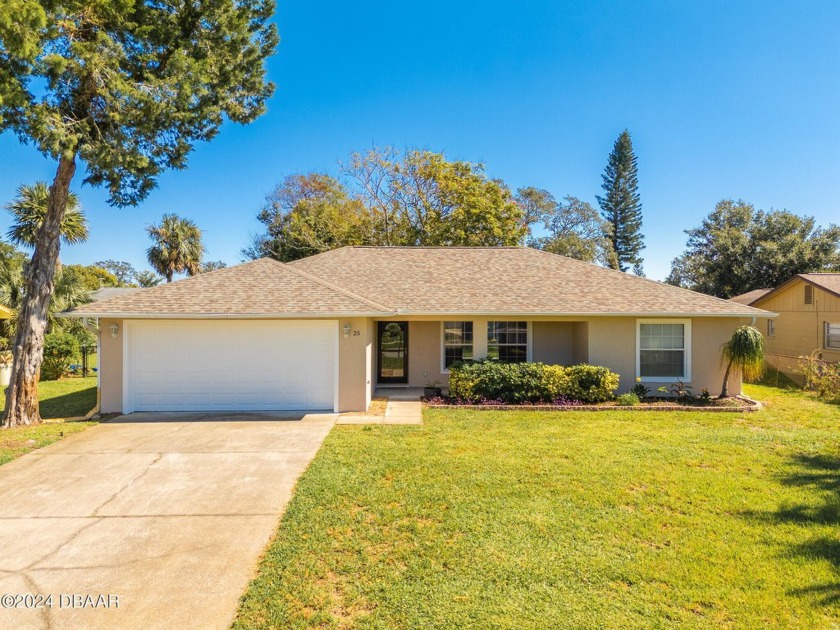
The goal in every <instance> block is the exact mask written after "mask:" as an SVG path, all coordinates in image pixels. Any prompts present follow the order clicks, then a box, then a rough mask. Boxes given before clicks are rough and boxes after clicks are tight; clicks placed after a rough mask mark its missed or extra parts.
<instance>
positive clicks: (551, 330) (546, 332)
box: [531, 321, 588, 365]
mask: <svg viewBox="0 0 840 630" xmlns="http://www.w3.org/2000/svg"><path fill="white" fill-rule="evenodd" d="M587 330H588V325H587V322H550V321H535V322H532V323H531V331H532V334H533V340H532V342H531V360H532V361H539V362H542V363H551V364H558V365H575V364H578V363H586V361H587V356H588V348H587V340H586V336H587V334H588V333H587Z"/></svg>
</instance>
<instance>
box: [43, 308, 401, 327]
mask: <svg viewBox="0 0 840 630" xmlns="http://www.w3.org/2000/svg"><path fill="white" fill-rule="evenodd" d="M397 315H399V312H398V311H373V312H366V313H119V312H115V313H86V312H84V311H81V312H77V311H65V312H63V313H57V314H56V317H64V318H70V317H78V318H90V317H92V318H97V319H103V318H106V317H107V318H113V319H342V318H348V317H396V316H397ZM85 327H86V328H87V326H85Z"/></svg>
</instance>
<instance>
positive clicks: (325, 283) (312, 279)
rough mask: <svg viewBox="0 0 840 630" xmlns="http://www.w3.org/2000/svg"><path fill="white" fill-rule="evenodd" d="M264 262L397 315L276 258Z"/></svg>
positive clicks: (382, 306) (380, 305) (393, 310)
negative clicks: (274, 264)
mask: <svg viewBox="0 0 840 630" xmlns="http://www.w3.org/2000/svg"><path fill="white" fill-rule="evenodd" d="M341 249H344V248H341ZM331 251H335V250H331ZM322 253H324V254H326V253H328V252H322ZM260 260H263V259H260ZM264 260H270V261H271V262H273V263H276V264H278V265H280V266H282V267H283V269H284V270H289V271H292V272H293V273H296V274H298V275H299V276H301V277H302V278H306V279H307V280H311V281H312V282H315V283H317V284H320V285H321V286H323V287H326V288H328V289H331V290H333V291H337V292H338V293H341V294H342V295H344V296H346V297H350V298H353V299H354V300H359V301H360V302H364V303H366V304H367V305H368V306H373V307H374V308H376V309H378V310H382V311H385V312H387V313H396V312H397V309H395V308H392V307H390V306H385V305H384V304H380V303H379V302H374V301H373V300H371V299H370V298H367V297H365V296H364V295H359V294H358V293H355V292H354V291H348V290H347V289H345V288H344V287H340V286H338V285H335V284H333V283H331V282H327V281H326V280H324V279H323V278H320V277H318V276H315V275H313V274H311V273H308V272H306V271H303V270H302V269H298V268H296V267H293V266H291V265H288V264H286V263H282V262H280V261H279V260H275V259H274V258H268V257H265V258H264Z"/></svg>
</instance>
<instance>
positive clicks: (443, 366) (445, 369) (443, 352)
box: [440, 319, 476, 374]
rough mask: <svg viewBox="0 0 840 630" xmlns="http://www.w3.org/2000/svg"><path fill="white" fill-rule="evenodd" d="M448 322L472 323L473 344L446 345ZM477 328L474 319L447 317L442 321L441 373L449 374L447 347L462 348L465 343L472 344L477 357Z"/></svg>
mask: <svg viewBox="0 0 840 630" xmlns="http://www.w3.org/2000/svg"><path fill="white" fill-rule="evenodd" d="M446 322H460V323H462V324H472V337H473V338H472V343H471V344H459V345H452V344H450V345H449V346H447V345H446ZM475 330H476V322H475V320H472V319H447V320H445V321H441V323H440V373H441V374H449V368H448V367H446V348H447V347H449V348H460V347H463V346H465V345H471V346H472V351H473V359H475V358H476V356H475V351H476V347H475Z"/></svg>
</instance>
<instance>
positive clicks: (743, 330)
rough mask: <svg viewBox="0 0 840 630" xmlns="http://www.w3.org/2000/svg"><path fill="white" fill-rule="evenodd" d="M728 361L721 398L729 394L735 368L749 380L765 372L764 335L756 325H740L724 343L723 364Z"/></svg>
mask: <svg viewBox="0 0 840 630" xmlns="http://www.w3.org/2000/svg"><path fill="white" fill-rule="evenodd" d="M724 361H725V362H726V372H724V375H723V386H722V387H721V390H720V398H726V397H727V396H729V373H730V372H731V370H732V369H733V368H734V369H735V370H736V371H737V372H740V373H741V376H742V377H743V378H745V379H747V380H752V379H756V378H759V377H760V376H761V375H762V374H764V337H763V336H762V335H761V333H760V332H759V331H758V329H757V328H755V327H754V326H739V327H738V328H737V329H735V332H734V333H732V338H731V339H730V340H729V341H727V342H726V343H725V344H723V348H722V349H721V364H722V363H723V362H724Z"/></svg>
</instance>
